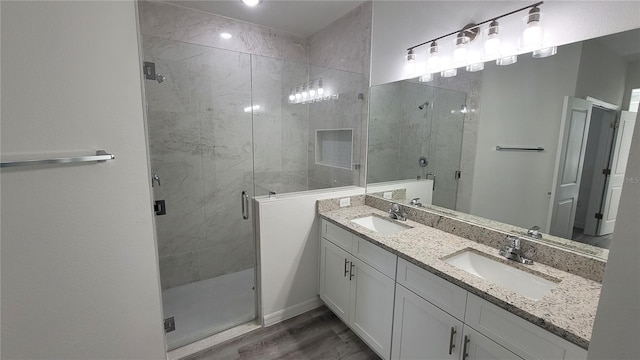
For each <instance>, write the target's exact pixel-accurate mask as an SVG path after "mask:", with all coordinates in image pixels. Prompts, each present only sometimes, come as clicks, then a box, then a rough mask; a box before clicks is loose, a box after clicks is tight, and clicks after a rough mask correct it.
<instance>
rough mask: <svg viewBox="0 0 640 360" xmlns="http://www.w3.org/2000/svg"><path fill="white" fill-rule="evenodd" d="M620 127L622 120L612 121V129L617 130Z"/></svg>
mask: <svg viewBox="0 0 640 360" xmlns="http://www.w3.org/2000/svg"><path fill="white" fill-rule="evenodd" d="M619 126H620V120H611V128H612V129H617V128H618V127H619Z"/></svg>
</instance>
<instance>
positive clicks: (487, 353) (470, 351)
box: [460, 326, 522, 360]
mask: <svg viewBox="0 0 640 360" xmlns="http://www.w3.org/2000/svg"><path fill="white" fill-rule="evenodd" d="M463 351H466V353H463V354H462V356H461V357H460V359H461V360H502V359H509V360H511V359H513V360H522V358H521V357H518V356H517V355H516V354H514V353H512V352H511V351H509V350H507V349H505V348H503V347H502V346H501V345H499V344H498V343H496V342H494V341H492V340H490V339H489V338H487V337H486V336H484V335H482V334H480V333H479V332H477V331H475V330H473V329H472V328H470V327H468V326H465V327H464V339H463Z"/></svg>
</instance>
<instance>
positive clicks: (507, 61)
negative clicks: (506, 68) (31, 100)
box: [496, 55, 518, 65]
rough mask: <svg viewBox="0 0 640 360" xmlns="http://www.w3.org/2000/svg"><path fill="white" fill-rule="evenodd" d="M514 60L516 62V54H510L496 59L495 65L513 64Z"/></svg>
mask: <svg viewBox="0 0 640 360" xmlns="http://www.w3.org/2000/svg"><path fill="white" fill-rule="evenodd" d="M516 62H518V56H517V55H510V56H505V57H501V58H499V59H498V60H496V65H511V64H515V63H516Z"/></svg>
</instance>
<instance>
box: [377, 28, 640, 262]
mask: <svg viewBox="0 0 640 360" xmlns="http://www.w3.org/2000/svg"><path fill="white" fill-rule="evenodd" d="M639 100H640V29H636V30H631V31H627V32H623V33H618V34H613V35H608V36H605V37H601V38H596V39H591V40H586V41H583V42H579V43H574V44H569V45H564V46H561V47H559V48H558V51H557V54H556V55H554V56H550V57H546V58H532V57H531V55H530V54H525V55H520V56H519V57H518V61H517V62H516V63H515V64H512V65H508V66H498V65H496V64H495V63H486V64H485V69H484V70H483V71H480V72H465V71H464V70H463V69H458V75H457V76H455V77H448V78H445V77H441V76H436V77H435V79H434V80H432V81H431V82H424V83H423V82H418V81H417V80H404V81H398V82H394V83H389V84H383V85H378V86H374V87H372V88H371V94H370V120H369V144H368V158H367V162H368V170H367V193H369V194H372V195H374V196H381V197H385V198H392V199H394V200H395V201H399V202H404V203H406V204H408V205H410V206H424V207H426V208H429V209H431V210H434V211H437V212H441V213H443V214H444V215H447V216H454V217H458V218H460V219H463V220H466V221H473V222H478V223H481V224H483V225H485V226H489V227H493V228H496V229H498V230H503V231H507V232H514V233H517V234H519V235H527V234H528V233H530V234H531V235H530V236H532V237H537V236H536V235H538V233H540V235H541V236H542V238H541V239H540V241H546V242H553V243H555V244H558V245H561V246H566V247H568V248H571V249H573V250H578V251H583V252H585V253H587V254H590V255H594V256H600V257H603V258H606V256H607V255H608V250H607V249H608V248H609V246H610V244H611V241H612V234H613V232H614V230H615V219H616V215H617V208H618V202H619V200H620V190H621V188H622V185H623V184H624V182H625V181H626V182H633V181H634V180H636V181H637V179H628V178H625V175H624V171H625V168H626V163H627V160H628V159H629V158H630V157H629V147H630V142H631V134H632V132H633V127H634V125H635V121H636V113H637V111H638V110H637V109H638V101H639ZM530 229H531V231H529V230H530ZM538 229H539V230H538Z"/></svg>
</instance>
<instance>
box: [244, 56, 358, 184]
mask: <svg viewBox="0 0 640 360" xmlns="http://www.w3.org/2000/svg"><path fill="white" fill-rule="evenodd" d="M251 59H252V66H251V68H252V81H253V101H254V102H253V106H254V107H258V108H257V110H254V128H253V130H254V143H255V154H254V156H255V168H254V171H255V186H256V190H255V191H256V195H257V196H260V195H269V193H272V194H282V193H291V192H299V191H306V190H314V189H325V188H331V187H339V186H348V185H360V184H364V174H363V173H361V171H360V170H361V162H362V160H361V154H363V149H362V146H363V144H364V141H363V136H362V129H363V122H364V121H365V120H366V118H365V117H364V110H365V109H366V104H365V96H364V94H365V93H366V89H367V83H366V79H365V77H364V76H363V75H362V74H355V73H350V72H347V71H340V70H335V69H328V68H323V67H316V66H312V67H311V68H309V66H308V64H301V63H295V62H290V61H283V60H279V59H272V58H268V57H264V56H257V55H252V57H251ZM320 89H321V90H320ZM303 93H304V94H303ZM296 94H297V95H298V96H297V98H296V97H295V95H296ZM291 95H294V97H293V98H292V99H290V98H289V97H290V96H291ZM303 95H304V96H303ZM318 139H319V140H318Z"/></svg>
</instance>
